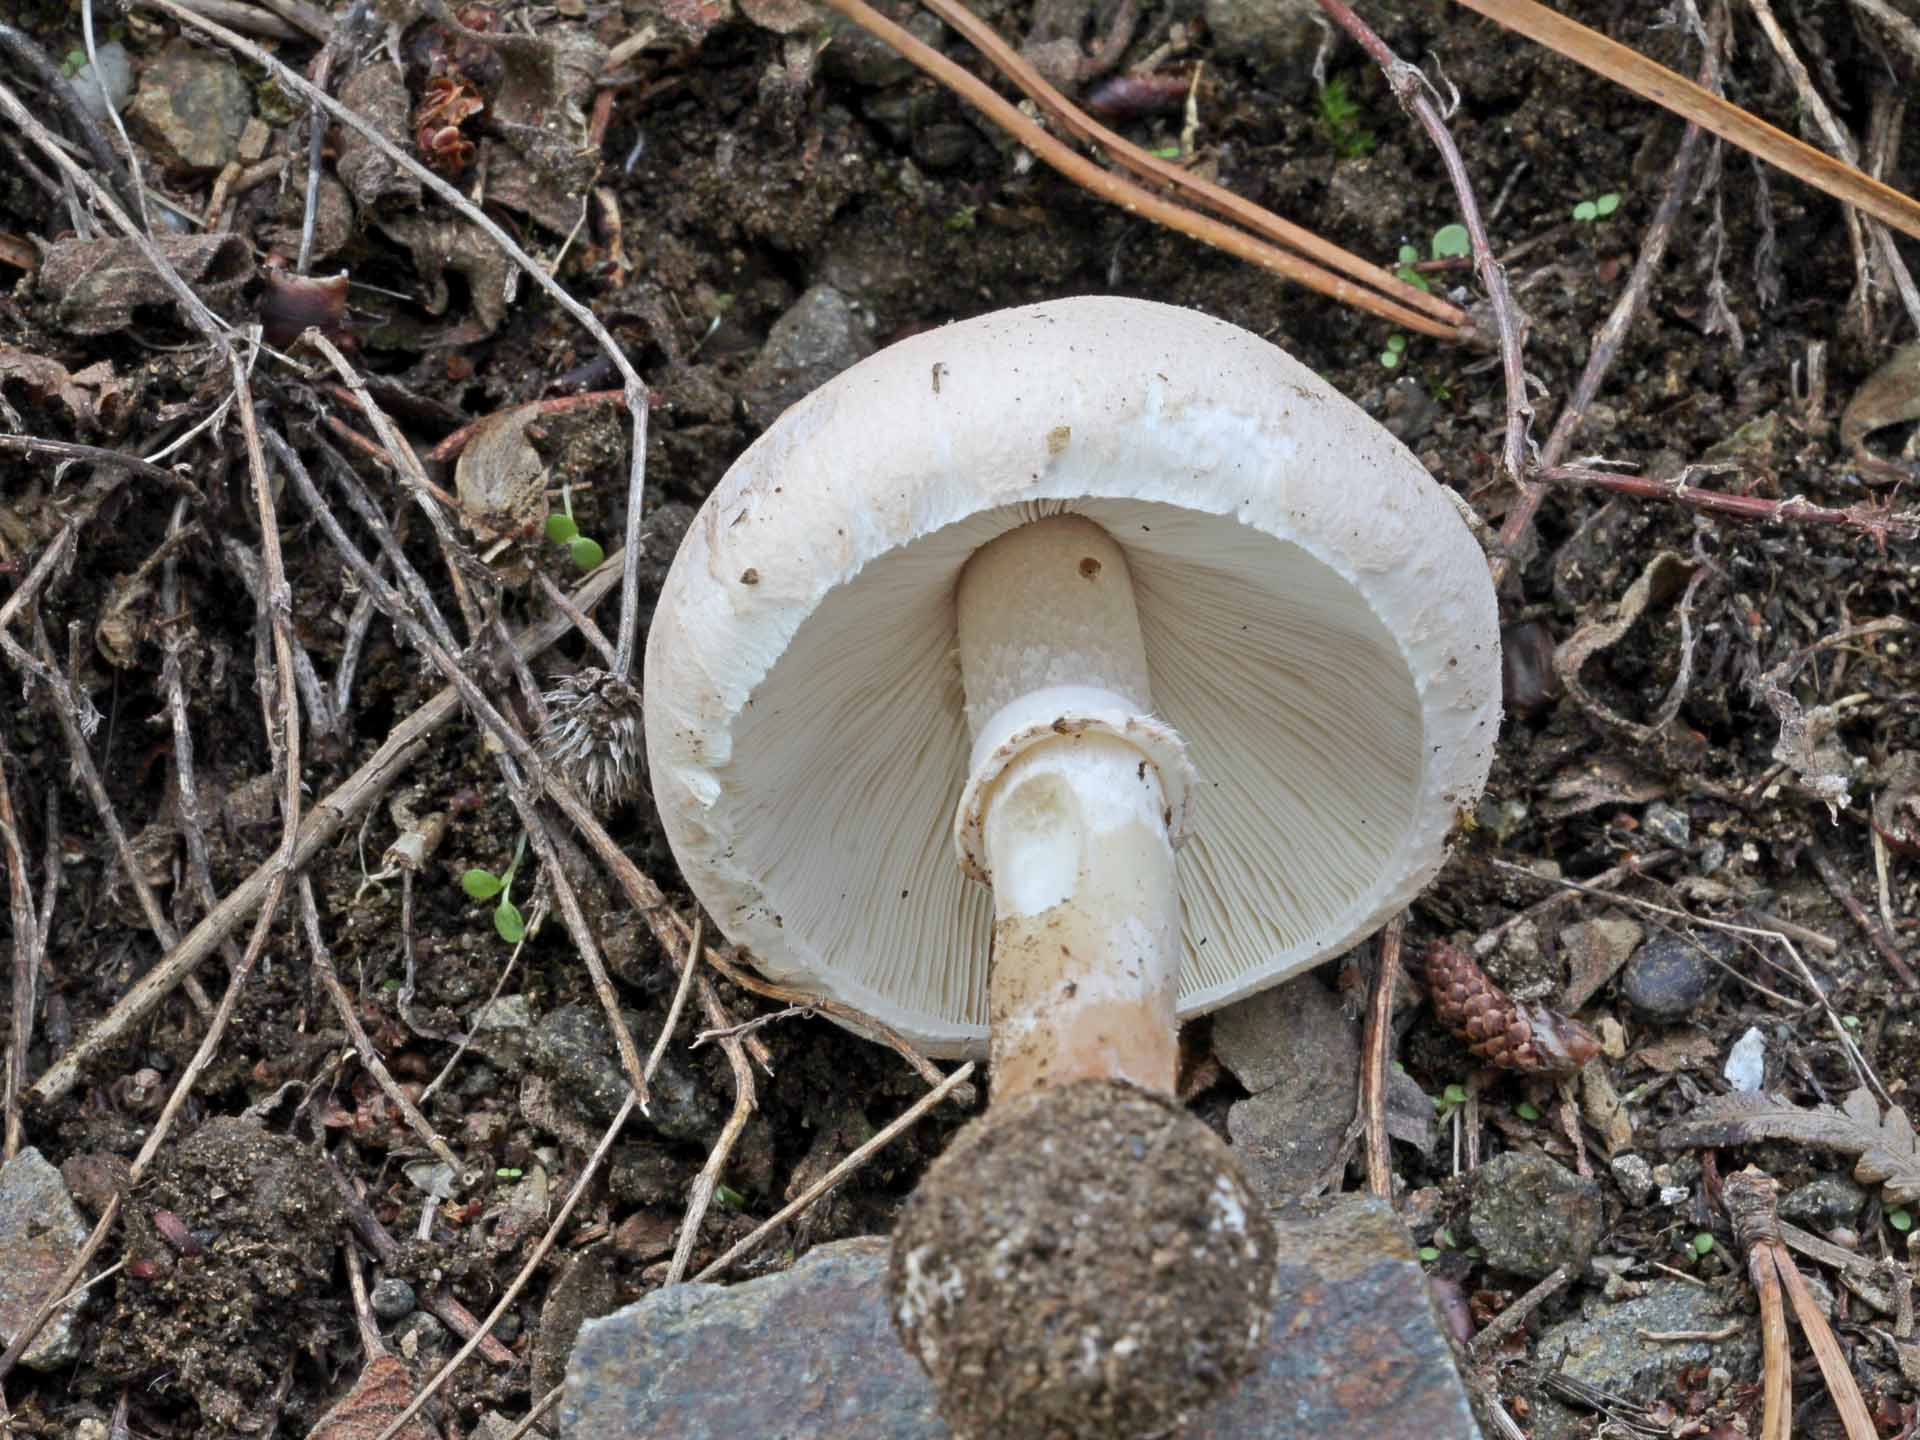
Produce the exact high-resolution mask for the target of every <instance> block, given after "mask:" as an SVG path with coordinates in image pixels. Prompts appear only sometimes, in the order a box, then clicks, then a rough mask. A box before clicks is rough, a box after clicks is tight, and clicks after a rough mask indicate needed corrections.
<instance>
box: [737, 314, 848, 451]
mask: <svg viewBox="0 0 1920 1440" xmlns="http://www.w3.org/2000/svg"><path fill="white" fill-rule="evenodd" d="M873 349H874V346H873V337H872V336H871V335H870V334H868V333H867V325H866V322H865V321H864V320H862V319H861V318H860V314H859V312H858V311H856V310H855V309H854V306H853V302H852V301H851V300H849V299H848V298H847V297H846V296H845V295H843V294H842V293H841V292H840V291H838V290H836V289H834V288H833V287H832V286H831V285H815V286H814V287H813V288H812V289H811V290H809V291H807V292H806V293H805V294H804V295H802V296H801V297H800V298H799V299H798V300H796V301H795V302H794V304H793V307H792V308H791V309H789V310H788V311H787V313H786V314H784V315H782V316H781V317H780V318H779V319H778V320H776V321H774V322H773V328H772V329H770V330H769V331H768V332H767V343H766V344H765V345H763V346H762V347H761V348H760V353H759V355H758V356H756V357H755V359H754V362H753V364H752V366H751V367H749V368H748V370H747V374H746V379H745V383H744V384H743V385H742V387H741V392H740V399H741V403H742V404H743V405H744V406H745V407H746V412H747V418H748V419H749V420H751V421H752V422H753V423H754V424H756V425H760V426H766V425H771V424H772V423H773V422H774V421H775V420H777V419H778V418H779V417H780V412H781V411H783V410H785V409H786V408H787V407H788V406H789V405H791V404H793V402H794V401H796V400H798V399H800V398H801V397H802V396H804V395H807V394H810V393H811V392H813V391H814V390H817V389H819V388H820V387H821V386H822V385H824V384H826V383H827V381H829V380H831V379H832V378H833V377H834V376H836V375H838V374H839V373H840V372H841V371H842V370H845V369H846V368H847V367H848V366H850V365H853V364H856V363H857V362H859V361H861V360H864V359H866V358H867V356H869V355H871V354H872V353H873Z"/></svg>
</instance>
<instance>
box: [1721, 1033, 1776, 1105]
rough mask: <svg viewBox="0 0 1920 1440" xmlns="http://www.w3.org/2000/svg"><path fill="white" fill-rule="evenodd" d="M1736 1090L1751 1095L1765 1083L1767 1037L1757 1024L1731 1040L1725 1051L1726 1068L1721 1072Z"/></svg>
mask: <svg viewBox="0 0 1920 1440" xmlns="http://www.w3.org/2000/svg"><path fill="white" fill-rule="evenodd" d="M1721 1073H1722V1074H1723V1075H1725V1076H1726V1079H1727V1084H1729V1085H1731V1086H1732V1087H1733V1088H1734V1089H1735V1090H1736V1091H1739V1092H1741V1093H1743V1094H1748V1095H1751V1094H1753V1093H1754V1092H1755V1091H1757V1090H1759V1089H1760V1088H1761V1087H1762V1086H1763V1085H1765V1084H1766V1083H1767V1037H1766V1036H1765V1035H1764V1034H1762V1033H1761V1030H1760V1027H1759V1026H1758V1025H1749V1026H1748V1027H1747V1031H1746V1033H1745V1034H1744V1035H1742V1036H1741V1037H1740V1038H1739V1039H1738V1040H1736V1041H1734V1042H1733V1048H1732V1049H1731V1050H1729V1051H1728V1052H1727V1064H1726V1068H1725V1069H1724V1070H1723V1071H1722V1072H1721Z"/></svg>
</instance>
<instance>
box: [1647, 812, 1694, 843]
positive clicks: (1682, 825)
mask: <svg viewBox="0 0 1920 1440" xmlns="http://www.w3.org/2000/svg"><path fill="white" fill-rule="evenodd" d="M1640 828H1641V829H1642V830H1644V831H1646V832H1647V834H1649V835H1651V836H1652V837H1653V838H1654V839H1655V840H1658V841H1659V842H1660V843H1661V844H1662V845H1671V846H1673V847H1674V848H1675V849H1685V848H1686V846H1687V843H1688V842H1689V841H1690V840H1691V839H1692V838H1693V820H1692V818H1691V817H1690V816H1688V815H1687V813H1686V812H1685V811H1683V810H1676V809H1674V808H1673V806H1671V805H1669V804H1667V803H1666V802H1665V801H1664V800H1656V801H1654V803H1653V804H1651V805H1649V806H1647V808H1646V809H1645V810H1643V811H1641V812H1640Z"/></svg>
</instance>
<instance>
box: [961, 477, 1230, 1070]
mask: <svg viewBox="0 0 1920 1440" xmlns="http://www.w3.org/2000/svg"><path fill="white" fill-rule="evenodd" d="M956 602H957V607H958V612H959V613H958V621H959V634H960V668H961V678H962V681H963V683H964V685H965V687H966V694H967V717H968V723H969V725H970V726H971V728H972V731H973V736H974V749H973V763H972V767H971V775H970V777H969V780H968V783H967V788H966V792H965V793H964V795H963V796H962V798H961V803H960V811H959V815H958V816H957V818H956V821H955V833H956V840H957V843H958V845H959V848H960V851H961V855H962V859H963V862H964V863H965V864H966V865H967V868H968V869H969V870H970V871H971V872H972V873H973V874H974V875H976V876H977V877H979V878H981V879H984V880H986V881H987V882H988V883H989V884H991V885H992V886H993V893H994V917H995V918H994V931H993V962H992V968H991V973H990V978H989V982H988V988H989V1012H988V1013H989V1022H990V1026H991V1037H992V1038H991V1041H990V1047H991V1056H992V1062H993V1078H994V1088H995V1090H996V1092H997V1093H998V1094H999V1095H1001V1096H1003V1097H1004V1096H1010V1095H1013V1094H1018V1093H1020V1092H1021V1091H1024V1090H1032V1089H1038V1088H1040V1087H1042V1086H1046V1085H1058V1084H1064V1083H1067V1082H1069V1081H1073V1080H1083V1079H1097V1078H1117V1079H1124V1080H1130V1081H1133V1082H1134V1083H1135V1084H1138V1085H1143V1086H1147V1087H1149V1088H1151V1089H1155V1090H1159V1091H1163V1092H1164V1091H1169V1090H1171V1089H1172V1088H1173V1083H1174V1078H1175V1066H1176V1060H1177V1044H1176V1040H1175V1021H1174V1002H1175V1000H1176V998H1177V995H1178V991H1179V983H1180V961H1181V949H1180V903H1179V890H1178V887H1177V884H1176V882H1175V877H1174V855H1173V852H1174V849H1175V847H1176V846H1177V845H1178V844H1179V840H1180V832H1181V825H1182V822H1183V821H1184V816H1185V809H1186V795H1187V791H1188V788H1189V786H1190V784H1191V779H1192V777H1191V770H1190V767H1189V766H1188V763H1187V759H1186V753H1185V749H1184V747H1183V746H1182V745H1181V743H1180V740H1179V737H1178V736H1177V735H1176V734H1174V732H1173V731H1172V730H1171V729H1170V728H1168V727H1166V726H1164V725H1162V724H1160V723H1159V722H1157V721H1155V720H1153V719H1152V718H1151V716H1150V713H1149V712H1150V711H1151V709H1152V706H1153V697H1152V692H1151V688H1150V686H1149V684H1148V681H1147V660H1146V646H1145V643H1144V641H1143V640H1142V637H1141V634H1140V620H1139V614H1138V611H1137V610H1136V608H1135V605H1134V594H1133V579H1132V575H1131V573H1130V571H1129V570H1128V567H1127V560H1126V555H1125V552H1124V551H1122V550H1121V548H1120V547H1119V546H1118V545H1117V544H1115V543H1114V541H1113V538H1112V537H1111V536H1110V535H1108V534H1107V533H1106V531H1104V530H1103V529H1101V528H1100V527H1099V526H1098V525H1095V524H1094V523H1093V522H1091V521H1090V520H1087V519H1085V518H1083V517H1081V516H1077V515H1059V516H1053V517H1051V518H1048V519H1044V520H1036V521H1033V522H1031V523H1029V524H1026V525H1023V526H1021V527H1020V528H1018V529H1016V530H1012V531H1009V532H1008V533H1007V534H1006V535H1003V536H1001V537H1000V538H999V539H997V540H994V541H993V542H992V543H990V544H988V545H986V546H983V547H982V548H981V549H980V550H979V551H978V552H977V553H976V554H975V555H974V556H973V558H972V559H971V560H969V561H968V563H967V568H966V569H965V570H964V571H963V572H962V573H961V577H960V584H959V590H958V594H957V597H956Z"/></svg>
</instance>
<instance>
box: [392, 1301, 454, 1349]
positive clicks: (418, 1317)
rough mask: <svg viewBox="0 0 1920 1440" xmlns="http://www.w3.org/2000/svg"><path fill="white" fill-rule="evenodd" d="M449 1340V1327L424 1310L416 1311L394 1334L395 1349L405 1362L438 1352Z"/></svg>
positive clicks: (403, 1321)
mask: <svg viewBox="0 0 1920 1440" xmlns="http://www.w3.org/2000/svg"><path fill="white" fill-rule="evenodd" d="M446 1340H447V1327H446V1326H444V1325H442V1324H441V1323H440V1322H439V1321H438V1320H436V1319H434V1318H433V1316H431V1315H429V1314H428V1313H427V1312H426V1311H424V1310H416V1311H414V1312H413V1313H412V1314H411V1315H409V1316H407V1318H406V1319H405V1320H402V1321H401V1322H400V1325H399V1328H397V1329H396V1330H395V1331H394V1332H393V1348H394V1349H395V1350H398V1351H399V1352H400V1358H401V1359H403V1360H418V1359H421V1358H422V1357H424V1356H427V1355H430V1354H431V1353H432V1352H433V1351H436V1350H438V1349H439V1348H440V1347H441V1346H442V1345H444V1344H445V1343H446Z"/></svg>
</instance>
